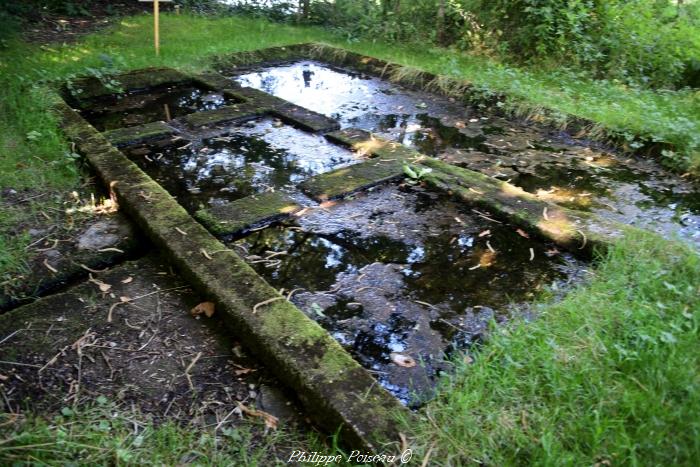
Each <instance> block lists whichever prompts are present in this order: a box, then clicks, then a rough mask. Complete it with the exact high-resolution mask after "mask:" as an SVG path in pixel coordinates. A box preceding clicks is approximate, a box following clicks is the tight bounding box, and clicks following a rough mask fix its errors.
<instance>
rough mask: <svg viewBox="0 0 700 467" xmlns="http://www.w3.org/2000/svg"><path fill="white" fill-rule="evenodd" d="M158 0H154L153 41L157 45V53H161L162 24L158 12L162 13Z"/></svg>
mask: <svg viewBox="0 0 700 467" xmlns="http://www.w3.org/2000/svg"><path fill="white" fill-rule="evenodd" d="M159 10H160V7H159V5H158V0H153V41H154V42H155V45H156V55H160V25H159V24H158V19H159V18H158V13H160V11H159Z"/></svg>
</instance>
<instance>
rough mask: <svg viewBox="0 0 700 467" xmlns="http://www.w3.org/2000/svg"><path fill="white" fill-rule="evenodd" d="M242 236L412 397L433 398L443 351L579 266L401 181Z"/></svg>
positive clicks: (349, 344)
mask: <svg viewBox="0 0 700 467" xmlns="http://www.w3.org/2000/svg"><path fill="white" fill-rule="evenodd" d="M236 245H238V246H239V248H241V251H244V252H245V253H244V255H245V256H246V257H247V259H248V261H249V262H250V263H251V264H252V265H253V267H255V268H256V269H257V270H258V272H259V273H260V274H262V275H263V276H264V277H266V278H267V279H268V280H269V281H270V283H271V284H273V285H274V286H275V287H278V288H279V287H284V288H285V289H286V290H287V291H290V290H294V289H299V290H297V292H296V293H295V294H294V295H293V298H292V301H293V302H294V303H295V304H297V305H298V306H299V307H300V308H301V309H302V310H303V311H304V312H306V313H307V314H308V315H309V316H310V317H311V318H313V319H315V320H317V321H318V322H319V323H320V324H322V325H323V326H324V327H325V328H326V329H328V330H329V331H330V332H331V334H332V335H333V336H334V337H335V338H336V339H337V340H338V341H339V342H340V343H341V344H342V345H343V346H345V347H346V348H347V349H348V350H349V351H350V352H352V353H353V355H354V356H355V357H356V358H357V359H358V361H360V362H361V363H362V364H363V365H364V366H365V367H366V368H369V369H370V370H372V371H373V372H375V373H376V376H377V378H378V379H379V381H380V382H381V383H382V384H383V385H384V386H385V387H387V388H388V389H389V390H391V391H392V392H393V393H395V394H396V395H397V396H398V397H399V398H401V399H402V400H403V401H404V402H406V403H410V404H417V403H419V402H420V401H421V400H423V399H425V398H426V397H429V395H430V391H431V388H432V386H433V385H434V383H435V379H436V377H437V375H438V373H439V372H440V371H441V370H445V369H447V368H446V366H445V365H446V364H445V363H444V361H443V359H444V356H445V353H446V352H449V351H450V349H453V348H460V349H466V348H468V347H469V346H471V345H472V344H473V343H474V342H476V341H478V340H479V339H480V336H481V335H482V334H483V333H484V332H485V330H486V327H487V325H488V323H489V321H490V320H492V319H495V320H502V319H505V318H506V316H507V315H508V313H509V311H510V310H511V305H512V304H518V303H523V302H525V301H527V300H529V299H531V298H533V297H534V296H535V295H537V294H539V293H542V291H543V290H545V289H547V288H551V287H554V288H555V289H561V288H562V287H564V286H565V285H566V284H567V283H569V282H570V281H571V280H572V279H573V278H575V277H576V276H577V274H578V273H580V272H581V268H582V265H581V264H580V263H578V262H577V261H575V260H574V259H573V258H571V257H570V256H568V255H566V254H562V253H561V252H559V251H557V249H556V248H554V247H553V246H552V245H548V244H544V243H541V242H539V241H535V240H531V239H528V238H524V237H522V236H520V235H519V234H518V233H517V232H516V229H515V228H513V227H511V226H508V225H505V224H499V223H494V222H491V221H488V220H486V219H484V218H482V217H479V216H478V215H477V214H475V213H474V212H471V211H465V210H464V208H461V209H460V207H459V206H458V205H456V204H455V203H454V202H452V201H449V200H447V199H445V198H444V197H439V196H437V195H436V194H434V193H432V192H425V191H422V190H420V189H409V188H404V189H398V188H397V187H395V186H389V187H385V188H382V189H379V190H375V191H372V192H370V193H367V194H362V195H358V196H357V197H356V198H355V199H352V200H346V201H341V202H338V203H326V204H325V205H324V207H317V208H310V209H307V210H306V212H303V214H302V215H300V216H299V217H298V218H297V220H296V222H295V225H293V226H287V227H284V226H281V227H275V228H269V229H266V230H263V231H259V232H256V233H254V234H252V235H250V236H248V237H247V238H245V239H243V240H240V241H238V242H237V243H236ZM392 354H394V356H393V359H395V358H397V355H398V356H399V357H400V356H409V357H410V358H412V359H413V360H414V361H415V362H416V366H414V367H411V368H407V367H402V366H400V365H398V364H396V363H395V362H394V361H393V359H392Z"/></svg>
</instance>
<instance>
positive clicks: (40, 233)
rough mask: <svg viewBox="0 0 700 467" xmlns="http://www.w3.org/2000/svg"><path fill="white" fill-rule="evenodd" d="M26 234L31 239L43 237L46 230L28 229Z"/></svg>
mask: <svg viewBox="0 0 700 467" xmlns="http://www.w3.org/2000/svg"><path fill="white" fill-rule="evenodd" d="M27 233H28V234H29V237H31V238H37V237H43V236H44V235H46V229H29V230H28V231H27Z"/></svg>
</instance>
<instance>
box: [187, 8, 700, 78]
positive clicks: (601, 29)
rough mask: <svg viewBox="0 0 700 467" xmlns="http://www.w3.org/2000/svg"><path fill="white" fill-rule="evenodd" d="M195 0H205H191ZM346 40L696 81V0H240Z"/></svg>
mask: <svg viewBox="0 0 700 467" xmlns="http://www.w3.org/2000/svg"><path fill="white" fill-rule="evenodd" d="M189 3H190V4H197V5H199V6H200V7H201V5H203V4H206V3H212V2H207V1H189ZM233 3H234V5H233V7H232V8H233V10H234V11H237V12H244V13H249V14H250V13H253V14H258V15H266V16H268V17H269V18H271V19H275V20H280V19H286V20H303V21H306V22H308V23H313V24H320V25H324V26H326V27H330V28H333V29H335V30H337V31H340V32H341V33H343V34H344V35H345V36H346V37H347V38H348V39H350V40H356V39H361V38H373V39H377V40H382V41H387V40H388V41H396V42H413V41H419V42H422V43H425V42H432V43H434V44H437V45H443V46H451V47H454V48H456V49H459V50H468V51H471V52H476V53H481V54H485V55H491V56H500V57H504V58H507V59H509V60H510V61H516V62H520V63H537V64H538V65H544V64H551V65H554V66H557V67H562V66H564V67H567V68H574V69H581V70H585V71H586V72H588V73H589V74H590V75H591V76H594V77H596V78H607V79H614V80H619V81H620V82H623V83H625V84H635V85H644V86H651V87H674V88H679V87H683V86H695V87H697V86H700V2H698V1H697V0H690V1H683V0H680V1H678V0H567V1H561V0H515V1H513V0H410V1H409V0H311V1H306V2H305V1H304V0H301V1H299V2H298V3H297V2H290V1H274V0H238V1H235V2H233Z"/></svg>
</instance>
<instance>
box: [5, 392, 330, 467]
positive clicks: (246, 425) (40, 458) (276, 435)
mask: <svg viewBox="0 0 700 467" xmlns="http://www.w3.org/2000/svg"><path fill="white" fill-rule="evenodd" d="M0 423H1V426H0V437H1V439H0V460H1V461H2V463H3V465H46V464H50V465H212V466H217V465H273V464H275V463H276V462H277V460H278V459H284V460H286V459H288V458H289V456H290V454H291V452H292V451H293V450H295V449H297V450H298V449H306V450H308V451H313V450H317V451H319V450H320V451H331V450H332V449H333V448H332V447H326V446H324V445H323V444H322V443H321V442H320V441H319V438H318V437H317V436H316V435H315V434H313V433H311V434H308V435H306V434H302V435H300V434H298V433H295V432H294V431H293V430H292V429H288V427H284V428H281V429H279V430H274V431H269V432H266V431H265V430H264V428H263V424H262V423H255V422H253V421H247V420H240V419H239V416H238V415H234V416H232V417H231V418H230V420H228V422H226V421H224V423H221V424H220V425H219V424H218V423H213V424H212V425H211V426H208V427H201V426H188V425H185V424H176V423H174V422H166V423H160V424H154V423H153V421H151V420H149V418H148V417H146V416H144V415H143V414H141V413H138V412H133V411H131V410H129V409H126V408H125V407H123V406H117V405H115V404H113V403H110V402H107V401H106V400H105V399H104V398H103V397H98V398H97V401H95V402H94V403H93V404H92V405H90V406H83V407H79V408H78V409H77V410H73V409H70V408H67V407H66V408H64V409H63V410H62V412H61V414H58V415H55V416H49V417H41V416H38V415H33V414H30V415H28V418H20V419H13V418H10V417H2V418H0Z"/></svg>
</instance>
